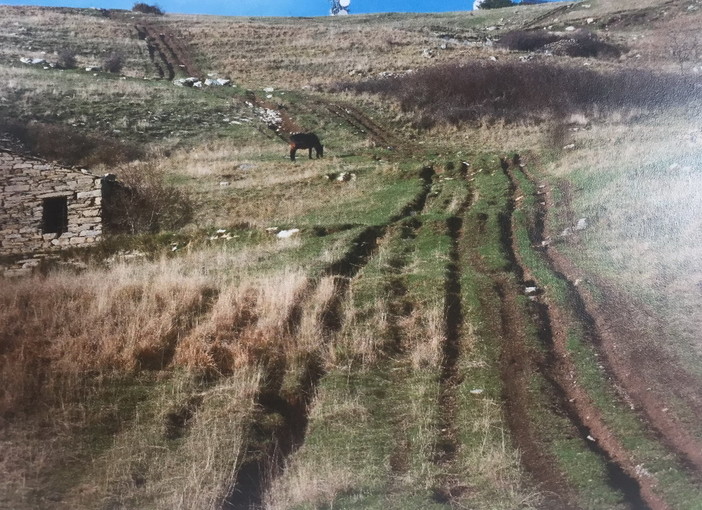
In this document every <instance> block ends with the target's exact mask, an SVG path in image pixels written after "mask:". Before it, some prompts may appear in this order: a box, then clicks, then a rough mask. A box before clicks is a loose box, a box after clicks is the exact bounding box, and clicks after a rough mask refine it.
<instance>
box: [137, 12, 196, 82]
mask: <svg viewBox="0 0 702 510" xmlns="http://www.w3.org/2000/svg"><path fill="white" fill-rule="evenodd" d="M134 29H135V30H136V32H137V37H138V38H139V39H140V40H143V41H145V42H146V46H147V50H148V52H149V58H150V59H151V61H152V63H153V64H154V66H155V67H156V71H157V72H158V74H159V77H160V78H167V79H168V80H173V79H174V78H175V76H176V74H177V73H178V72H179V71H182V72H183V73H185V74H187V75H188V76H195V77H201V76H202V73H201V71H200V69H199V68H198V66H197V65H196V64H195V59H194V58H193V57H192V55H191V53H192V52H191V51H190V50H189V49H188V48H187V47H186V45H185V44H183V43H182V42H181V41H180V39H181V37H180V36H179V35H178V34H176V33H175V32H173V31H172V30H170V29H167V28H165V27H163V26H160V25H157V24H154V23H148V22H142V23H136V24H135V25H134ZM156 55H158V57H159V58H158V59H156ZM164 68H165V69H164ZM166 74H168V76H166Z"/></svg>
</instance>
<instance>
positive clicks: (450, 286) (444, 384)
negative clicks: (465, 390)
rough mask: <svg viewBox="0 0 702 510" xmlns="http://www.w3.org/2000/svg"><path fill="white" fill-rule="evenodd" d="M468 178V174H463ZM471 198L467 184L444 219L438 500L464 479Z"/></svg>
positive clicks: (457, 492)
mask: <svg viewBox="0 0 702 510" xmlns="http://www.w3.org/2000/svg"><path fill="white" fill-rule="evenodd" d="M461 178H462V179H464V180H466V181H467V182H469V181H470V175H462V177H461ZM472 200H473V189H472V187H471V186H470V184H467V186H466V195H465V197H464V198H463V200H462V202H461V203H460V205H459V206H458V208H457V210H456V212H455V214H453V215H452V216H450V217H449V218H447V219H446V221H445V228H446V232H447V234H448V236H449V238H450V243H451V244H450V248H449V253H448V257H449V260H448V263H447V265H446V271H445V276H444V314H443V315H444V321H443V337H444V341H443V345H442V346H441V366H440V371H439V395H438V402H437V405H438V422H439V423H438V426H439V437H438V442H437V445H436V453H435V459H434V461H435V463H436V464H438V465H439V467H440V468H441V475H440V477H439V480H438V486H437V487H435V488H434V499H435V500H436V501H438V502H440V503H450V502H451V501H453V500H454V499H455V498H458V497H460V496H461V495H462V493H463V491H464V490H465V489H466V481H465V480H461V479H460V478H459V477H458V476H456V474H455V473H454V472H453V471H454V470H453V469H452V467H453V464H454V463H455V460H456V455H457V453H458V451H459V449H460V447H461V445H460V440H459V428H460V424H459V423H458V419H457V415H458V407H459V404H458V399H459V391H460V385H461V383H462V380H463V375H462V374H461V371H460V370H459V361H460V359H461V357H462V356H463V355H464V353H463V352H462V347H461V345H462V335H463V321H464V310H463V298H462V296H463V290H462V284H461V279H462V276H461V275H462V271H463V268H462V259H461V253H460V242H461V238H462V236H464V235H465V232H464V229H463V223H464V219H463V218H464V215H465V213H466V211H467V210H468V209H469V208H470V206H471V203H472Z"/></svg>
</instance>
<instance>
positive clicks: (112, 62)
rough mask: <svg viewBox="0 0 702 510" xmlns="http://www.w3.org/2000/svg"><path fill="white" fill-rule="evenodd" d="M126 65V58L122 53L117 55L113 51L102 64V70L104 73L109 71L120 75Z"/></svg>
mask: <svg viewBox="0 0 702 510" xmlns="http://www.w3.org/2000/svg"><path fill="white" fill-rule="evenodd" d="M123 65H124V57H123V56H122V54H121V53H117V52H115V51H113V52H112V53H110V54H109V55H107V57H105V60H104V61H103V63H102V69H103V70H104V71H107V72H108V73H115V74H117V73H119V72H120V71H121V70H122V66H123Z"/></svg>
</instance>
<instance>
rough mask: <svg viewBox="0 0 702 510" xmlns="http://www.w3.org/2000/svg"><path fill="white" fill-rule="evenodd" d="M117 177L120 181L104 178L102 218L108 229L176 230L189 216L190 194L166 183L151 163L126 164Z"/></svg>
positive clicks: (190, 216)
mask: <svg viewBox="0 0 702 510" xmlns="http://www.w3.org/2000/svg"><path fill="white" fill-rule="evenodd" d="M118 177H119V182H117V181H114V180H109V179H107V178H106V179H104V180H103V221H104V225H105V228H106V230H107V231H108V232H109V233H119V232H126V233H130V234H137V233H144V232H147V233H156V232H159V231H162V230H175V229H178V228H180V227H182V226H183V225H185V224H186V223H187V222H188V221H190V220H191V219H192V215H193V205H192V201H191V199H190V197H189V196H188V195H187V194H186V193H185V192H184V191H183V190H180V189H178V188H175V187H173V186H170V185H168V184H167V183H166V174H165V172H164V171H163V170H162V169H160V168H158V167H157V166H156V165H155V164H154V163H139V164H129V165H125V166H123V167H122V168H120V169H119V170H118Z"/></svg>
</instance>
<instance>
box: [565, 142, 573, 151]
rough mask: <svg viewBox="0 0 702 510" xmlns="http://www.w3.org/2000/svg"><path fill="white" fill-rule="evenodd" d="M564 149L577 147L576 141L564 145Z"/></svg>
mask: <svg viewBox="0 0 702 510" xmlns="http://www.w3.org/2000/svg"><path fill="white" fill-rule="evenodd" d="M563 149H564V150H572V149H575V144H574V143H569V144H568V145H564V146H563Z"/></svg>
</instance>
